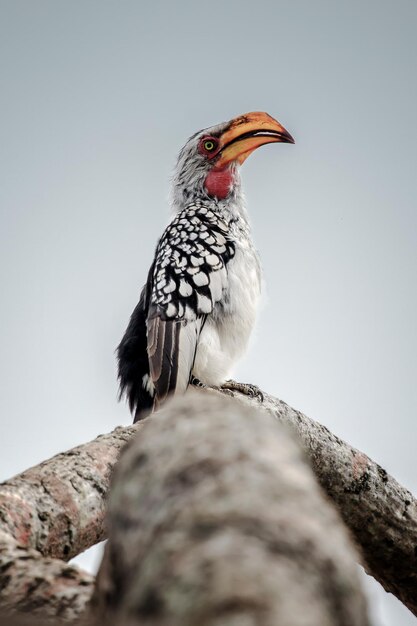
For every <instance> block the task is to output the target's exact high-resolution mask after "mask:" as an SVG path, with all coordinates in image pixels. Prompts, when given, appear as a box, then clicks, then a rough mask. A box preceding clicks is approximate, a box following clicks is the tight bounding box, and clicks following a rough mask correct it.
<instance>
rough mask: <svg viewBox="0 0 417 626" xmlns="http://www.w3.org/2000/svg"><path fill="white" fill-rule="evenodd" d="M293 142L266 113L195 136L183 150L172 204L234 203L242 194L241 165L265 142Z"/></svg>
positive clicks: (176, 205)
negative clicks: (238, 195)
mask: <svg viewBox="0 0 417 626" xmlns="http://www.w3.org/2000/svg"><path fill="white" fill-rule="evenodd" d="M276 142H285V143H294V140H293V138H292V137H291V135H290V134H289V133H288V132H287V131H286V130H285V128H284V127H283V126H282V125H281V124H280V123H279V122H277V121H276V120H275V119H274V118H272V117H271V116H270V115H268V114H267V113H262V112H253V113H246V114H245V115H241V116H239V117H236V118H234V119H233V120H231V121H230V122H224V123H222V124H217V125H216V126H212V127H211V128H205V129H204V130H201V131H199V132H198V133H195V135H193V136H192V137H190V139H189V140H188V141H187V143H186V144H185V146H184V147H183V148H182V150H181V152H180V154H179V156H178V161H177V166H176V169H175V173H174V176H173V180H172V204H173V206H174V208H176V209H179V208H181V207H183V206H185V205H186V204H189V203H190V202H192V201H193V200H196V199H201V200H211V201H213V200H215V201H226V202H227V201H231V200H233V198H234V197H236V195H237V194H238V193H239V192H240V177H239V172H238V170H239V166H240V165H241V164H242V163H243V162H244V161H245V159H246V158H247V157H248V156H249V155H250V154H251V153H252V152H253V151H254V150H255V149H256V148H258V147H259V146H261V145H263V144H266V143H276Z"/></svg>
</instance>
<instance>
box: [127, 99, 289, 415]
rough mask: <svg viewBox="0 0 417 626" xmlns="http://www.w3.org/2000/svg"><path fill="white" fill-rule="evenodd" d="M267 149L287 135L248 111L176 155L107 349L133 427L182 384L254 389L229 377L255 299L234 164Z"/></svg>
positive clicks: (257, 273) (254, 262)
mask: <svg viewBox="0 0 417 626" xmlns="http://www.w3.org/2000/svg"><path fill="white" fill-rule="evenodd" d="M269 143H294V139H293V138H292V136H291V135H290V133H289V132H288V131H287V130H286V129H285V128H284V127H283V126H282V125H281V124H280V123H279V122H278V121H277V120H276V119H274V118H273V117H271V116H270V115H268V114H267V113H264V112H260V111H254V112H250V113H246V114H244V115H240V116H238V117H235V118H233V119H232V120H230V121H228V122H224V123H221V124H217V125H215V126H212V127H210V128H206V129H203V130H201V131H198V132H197V133H195V134H194V135H192V136H191V137H190V139H189V140H188V141H187V143H186V144H185V146H184V147H183V148H182V150H181V151H180V153H179V156H178V160H177V164H176V168H175V171H174V175H173V177H172V186H171V205H172V209H173V212H172V218H171V221H170V222H169V223H168V226H167V227H166V229H165V231H164V232H163V234H162V236H161V238H160V239H159V241H158V243H157V246H156V251H155V256H154V259H153V262H152V264H151V267H150V270H149V273H148V278H147V281H146V283H145V285H144V287H143V289H142V291H141V294H140V299H139V303H138V304H137V306H136V307H135V309H134V311H133V313H132V315H131V317H130V321H129V324H128V326H127V329H126V331H125V334H124V336H123V338H122V340H121V342H120V344H119V346H118V348H117V350H116V353H117V360H118V379H119V385H120V398H122V397H123V396H125V397H126V399H127V401H128V403H129V408H130V411H131V413H132V414H133V417H134V422H136V421H138V420H140V419H142V418H143V417H146V416H147V415H148V414H149V413H151V412H153V411H155V410H156V409H158V408H159V407H160V406H161V404H162V403H163V402H165V400H166V399H167V397H168V396H170V395H172V394H182V393H184V392H185V391H186V389H187V388H188V386H189V385H196V386H200V387H206V386H207V387H215V388H220V387H222V388H227V389H237V390H238V391H241V392H243V393H246V394H248V395H253V394H254V393H256V389H257V388H255V387H254V386H252V385H246V384H244V383H237V382H235V381H233V380H231V379H230V376H231V373H232V370H233V366H234V364H235V363H236V361H237V360H238V359H239V358H240V357H241V356H242V355H243V353H244V351H245V349H246V347H247V343H248V340H249V337H250V334H251V331H252V328H253V326H254V323H255V319H256V313H257V308H258V304H259V299H260V293H261V264H260V259H259V255H258V252H257V250H256V248H255V246H254V243H253V240H252V234H251V228H250V224H249V218H248V213H247V209H246V204H245V198H244V194H243V191H242V185H241V178H240V166H241V165H242V164H243V162H244V161H245V160H246V159H247V157H248V156H249V155H250V154H251V153H252V152H253V151H254V150H256V149H257V148H258V147H260V146H262V145H264V144H269Z"/></svg>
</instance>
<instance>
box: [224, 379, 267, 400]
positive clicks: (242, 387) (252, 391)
mask: <svg viewBox="0 0 417 626" xmlns="http://www.w3.org/2000/svg"><path fill="white" fill-rule="evenodd" d="M220 389H222V390H223V389H224V390H228V391H238V392H239V393H243V394H244V395H245V396H248V397H249V398H257V399H258V400H259V402H263V401H264V394H263V393H262V391H261V390H260V389H259V387H257V386H256V385H251V384H249V383H238V382H237V381H235V380H226V382H225V383H223V384H222V385H221V386H220Z"/></svg>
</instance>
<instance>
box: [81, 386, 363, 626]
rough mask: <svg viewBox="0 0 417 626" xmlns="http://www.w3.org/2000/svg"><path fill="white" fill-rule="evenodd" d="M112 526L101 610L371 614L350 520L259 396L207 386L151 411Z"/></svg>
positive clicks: (120, 478) (181, 619) (262, 619)
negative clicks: (249, 400)
mask: <svg viewBox="0 0 417 626" xmlns="http://www.w3.org/2000/svg"><path fill="white" fill-rule="evenodd" d="M108 531H109V540H108V543H107V546H106V552H105V557H104V559H103V563H102V566H101V568H100V572H99V574H98V578H97V587H96V592H95V595H94V598H93V608H94V616H95V619H96V622H94V623H97V624H100V625H102V624H106V625H109V626H110V625H113V624H118V625H119V626H127V625H129V626H136V625H137V626H139V625H143V624H152V626H168V625H169V626H180V625H181V626H194V625H195V624H199V623H201V624H205V625H206V626H215V625H217V626H218V625H219V624H222V625H224V626H226V625H230V626H231V625H232V624H274V625H275V626H286V625H288V624H291V626H305V624H307V623H308V624H310V625H311V626H313V625H316V626H324V625H328V626H330V625H331V626H367V625H368V619H367V615H366V604H365V600H364V597H363V594H362V592H361V589H360V585H359V580H358V579H359V576H358V571H357V568H356V563H355V557H357V555H356V553H355V549H354V548H353V545H352V544H351V543H350V540H349V536H348V533H347V532H346V529H345V527H344V525H343V524H342V522H341V520H340V518H339V516H338V514H337V513H336V510H335V509H334V508H333V507H332V506H331V505H330V503H329V501H328V500H327V499H325V498H324V496H323V494H322V491H321V490H320V489H319V487H318V485H317V482H316V480H315V478H314V476H313V473H312V471H311V469H310V468H309V467H308V465H307V463H306V462H305V460H304V456H303V455H302V454H301V453H300V449H299V446H298V445H297V444H296V443H295V440H294V438H292V437H290V436H289V435H288V433H287V432H285V431H284V429H283V428H282V427H280V426H279V425H278V424H277V423H276V422H275V421H274V420H273V418H271V416H269V415H267V414H266V413H265V412H261V411H259V410H256V408H255V407H254V406H252V407H250V408H246V407H244V406H242V405H241V404H239V403H237V402H235V401H233V400H230V399H228V398H224V397H223V398H222V397H207V398H204V401H203V398H202V397H201V395H198V394H197V393H195V394H194V397H193V395H191V394H189V395H188V397H187V398H184V397H180V398H176V399H175V400H174V401H171V402H169V403H167V404H166V405H165V407H164V408H163V409H162V410H161V411H159V412H158V415H157V416H155V417H154V418H152V419H150V420H147V423H145V424H144V427H143V430H141V432H140V434H139V436H138V437H135V438H134V439H133V440H132V441H131V442H130V444H129V446H128V447H127V448H126V450H125V451H124V452H123V453H122V456H121V458H120V461H119V464H118V466H117V470H116V475H115V480H114V481H113V484H112V488H111V491H110V500H109V515H108ZM306 611H308V618H307V620H306Z"/></svg>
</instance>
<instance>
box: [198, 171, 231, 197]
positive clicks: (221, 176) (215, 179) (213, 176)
mask: <svg viewBox="0 0 417 626" xmlns="http://www.w3.org/2000/svg"><path fill="white" fill-rule="evenodd" d="M232 185H233V174H232V172H231V170H230V168H228V167H227V168H226V169H224V170H216V169H212V170H211V171H210V172H209V173H208V174H207V177H206V180H205V182H204V186H205V188H206V191H207V193H208V195H209V196H215V197H216V198H218V199H219V200H224V199H225V198H226V197H227V196H228V195H229V191H230V189H231V187H232Z"/></svg>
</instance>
